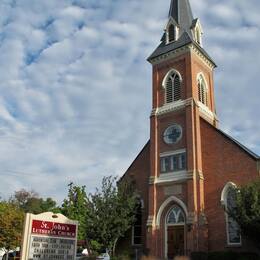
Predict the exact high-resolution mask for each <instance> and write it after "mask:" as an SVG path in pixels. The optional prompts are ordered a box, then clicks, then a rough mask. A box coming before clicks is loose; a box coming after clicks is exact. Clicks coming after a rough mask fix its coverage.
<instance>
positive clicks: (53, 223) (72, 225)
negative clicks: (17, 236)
mask: <svg viewBox="0 0 260 260" xmlns="http://www.w3.org/2000/svg"><path fill="white" fill-rule="evenodd" d="M77 233H78V221H73V220H70V219H68V218H66V217H65V216H63V215H62V214H54V213H52V212H46V213H42V214H39V215H34V214H26V219H25V224H24V233H23V243H22V254H21V256H22V258H21V260H40V259H42V260H56V259H57V260H59V259H64V260H74V259H75V258H76V251H77Z"/></svg>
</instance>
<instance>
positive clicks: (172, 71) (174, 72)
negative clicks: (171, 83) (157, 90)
mask: <svg viewBox="0 0 260 260" xmlns="http://www.w3.org/2000/svg"><path fill="white" fill-rule="evenodd" d="M171 74H176V75H178V76H179V78H180V83H182V81H183V80H182V76H181V74H180V72H179V71H177V70H176V69H170V70H169V71H168V72H167V74H166V75H165V77H164V79H163V82H162V86H163V88H164V89H165V88H166V84H167V80H168V78H169V77H170V75H171Z"/></svg>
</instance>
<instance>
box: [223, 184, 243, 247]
mask: <svg viewBox="0 0 260 260" xmlns="http://www.w3.org/2000/svg"><path fill="white" fill-rule="evenodd" d="M231 189H233V190H235V189H237V185H236V184H235V183H233V182H228V183H227V184H226V185H225V187H224V188H223V190H222V193H221V204H222V206H223V208H224V211H225V221H226V234H227V245H228V246H241V245H242V237H241V235H240V241H239V242H236V243H234V242H232V241H230V233H229V221H230V220H232V218H231V217H230V216H229V215H228V213H227V210H228V195H229V192H230V190H231ZM233 221H234V220H233ZM237 225H238V224H237ZM238 228H239V226H238Z"/></svg>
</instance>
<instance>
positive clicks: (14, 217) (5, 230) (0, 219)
mask: <svg viewBox="0 0 260 260" xmlns="http://www.w3.org/2000/svg"><path fill="white" fill-rule="evenodd" d="M23 221H24V212H23V211H22V210H21V209H20V208H19V207H17V205H15V204H12V203H9V202H3V201H2V202H0V248H5V249H7V250H8V251H9V250H11V249H15V248H16V247H18V246H20V245H21V239H22V231H23Z"/></svg>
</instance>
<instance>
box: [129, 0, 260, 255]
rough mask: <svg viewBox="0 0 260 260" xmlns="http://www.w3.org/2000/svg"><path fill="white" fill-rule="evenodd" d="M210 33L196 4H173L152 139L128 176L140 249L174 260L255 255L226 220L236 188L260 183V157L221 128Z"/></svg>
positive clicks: (160, 50) (162, 48) (161, 54)
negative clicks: (210, 254)
mask: <svg viewBox="0 0 260 260" xmlns="http://www.w3.org/2000/svg"><path fill="white" fill-rule="evenodd" d="M202 36H203V29H202V26H201V23H200V21H199V19H194V18H193V15H192V10H191V7H190V3H189V1H188V0H171V6H170V11H169V19H168V22H167V24H166V27H165V32H164V34H163V37H162V39H161V43H160V45H159V46H158V47H157V49H156V50H155V51H154V52H153V53H152V55H151V56H150V57H149V58H148V61H149V62H150V63H151V64H152V68H153V86H152V93H153V95H152V112H151V117H150V118H151V122H150V129H151V130H150V132H151V133H150V140H149V142H148V143H147V144H146V145H145V147H144V148H143V150H142V151H141V152H140V154H139V155H138V156H137V158H136V159H135V160H134V162H133V163H132V165H131V166H130V167H129V169H128V170H127V172H126V173H125V175H124V178H131V179H132V180H133V181H134V183H135V185H136V187H137V190H138V192H139V194H140V202H141V203H140V212H139V217H138V221H137V222H136V224H135V225H134V227H133V229H132V234H131V237H132V238H131V243H132V246H133V247H134V248H137V249H138V248H141V249H142V250H145V251H146V252H148V253H149V254H150V255H153V256H156V257H158V258H160V259H162V258H170V259H171V258H173V256H174V255H176V254H179V253H185V254H188V253H190V252H193V251H223V250H245V251H248V250H251V249H250V244H249V243H248V242H247V241H246V240H245V239H244V238H243V237H241V234H240V230H239V226H238V225H237V223H236V222H234V221H233V219H231V218H230V217H229V216H228V215H227V214H226V213H225V208H226V207H228V206H229V207H232V205H233V201H234V200H233V189H234V187H236V186H240V185H243V184H246V183H248V182H250V181H252V180H254V179H256V178H259V176H260V158H259V156H257V155H256V154H254V153H253V152H251V151H250V150H249V149H247V148H246V147H245V146H243V145H241V144H240V143H239V142H237V141H236V140H235V139H233V138H232V137H230V136H229V135H227V134H226V133H224V132H223V131H221V130H220V129H219V128H218V123H219V122H218V117H217V115H216V109H215V97H214V81H213V74H214V69H215V68H216V64H215V63H214V61H213V60H212V58H211V57H210V56H209V54H208V53H207V52H206V51H205V49H204V48H203V37H202Z"/></svg>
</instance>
